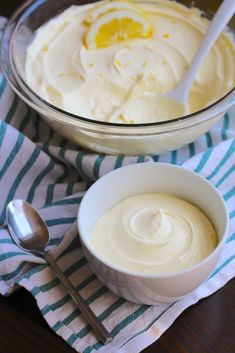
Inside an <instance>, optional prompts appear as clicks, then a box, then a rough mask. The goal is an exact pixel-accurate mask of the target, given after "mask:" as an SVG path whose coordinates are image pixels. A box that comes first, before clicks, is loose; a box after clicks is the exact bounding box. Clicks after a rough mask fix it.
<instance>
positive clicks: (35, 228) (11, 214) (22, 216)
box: [6, 200, 112, 343]
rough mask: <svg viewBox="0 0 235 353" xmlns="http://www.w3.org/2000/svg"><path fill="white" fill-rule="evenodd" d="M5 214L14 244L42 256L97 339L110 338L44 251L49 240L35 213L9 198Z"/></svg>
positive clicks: (44, 225) (45, 228)
mask: <svg viewBox="0 0 235 353" xmlns="http://www.w3.org/2000/svg"><path fill="white" fill-rule="evenodd" d="M6 213H7V214H6V219H7V224H8V229H9V232H10V235H11V238H12V240H13V241H14V242H15V243H16V245H17V246H18V247H20V248H21V249H23V250H25V251H28V252H30V253H32V254H34V255H36V256H40V257H42V258H44V260H45V261H46V262H47V263H48V264H49V265H50V266H51V267H52V269H53V270H54V271H55V274H56V275H57V277H58V278H59V279H60V281H61V283H62V284H63V285H64V287H65V289H66V290H67V291H68V293H69V294H70V296H71V298H72V299H73V301H74V302H75V304H76V305H77V306H78V308H79V309H80V311H81V313H82V314H83V315H84V317H85V318H86V319H87V321H88V322H89V324H90V325H91V327H92V328H93V329H94V331H95V333H96V335H97V337H98V339H99V340H100V341H101V342H103V343H107V342H109V341H111V339H112V336H111V335H110V333H109V332H108V331H107V330H106V328H105V327H104V325H103V324H102V323H101V321H100V320H99V319H98V318H97V317H96V316H95V314H94V313H93V311H92V310H91V309H90V307H89V306H88V304H87V303H86V302H85V300H84V299H83V298H82V297H81V295H80V294H79V293H78V292H76V291H75V289H74V287H73V286H72V284H71V282H70V281H69V280H68V279H67V277H66V276H65V275H64V273H63V272H62V270H61V269H60V267H59V266H58V265H57V263H56V262H55V261H54V259H53V258H52V256H51V255H50V254H49V253H48V252H47V251H46V246H47V244H48V242H49V239H50V236H49V231H48V228H47V226H46V224H45V222H44V221H43V219H42V218H41V217H40V215H39V214H38V212H37V211H36V210H35V209H34V208H33V207H32V206H31V205H30V204H29V203H28V202H26V201H24V200H13V201H11V202H10V203H9V204H8V206H7V212H6Z"/></svg>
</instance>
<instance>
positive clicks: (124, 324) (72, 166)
mask: <svg viewBox="0 0 235 353" xmlns="http://www.w3.org/2000/svg"><path fill="white" fill-rule="evenodd" d="M0 24H1V21H0ZM0 119H1V120H0V197H1V202H0V293H1V294H3V295H7V294H9V293H10V292H11V291H12V290H14V288H15V286H23V287H25V288H26V289H27V290H28V291H30V292H31V293H32V295H33V296H34V297H35V298H36V300H37V304H38V306H39V308H40V310H41V313H42V315H43V317H44V318H45V320H46V321H47V322H48V324H49V325H50V327H51V328H52V329H53V330H54V331H55V332H56V333H57V334H58V335H60V336H61V337H62V338H63V339H64V340H65V341H66V342H67V343H68V344H69V345H70V346H72V347H73V348H75V350H77V351H78V352H80V353H89V352H93V351H96V350H98V351H99V352H100V353H110V352H116V353H117V352H118V353H121V352H122V353H125V352H128V353H132V352H133V353H138V352H140V351H141V350H142V349H144V348H145V347H147V346H148V345H150V344H151V343H153V342H154V341H155V340H157V339H158V338H159V337H160V336H161V335H162V333H163V332H164V331H165V330H166V329H167V328H168V327H169V326H170V325H171V324H172V323H173V322H174V320H175V319H176V318H177V317H178V316H179V315H180V314H181V313H182V311H183V310H185V309H186V308H187V307H189V306H190V305H192V304H194V303H196V302H197V301H198V300H200V299H201V298H204V297H206V296H209V295H210V294H212V293H214V292H215V291H216V290H218V289H219V288H221V287H222V286H224V285H225V284H226V283H227V282H228V281H229V280H230V279H231V278H232V277H234V274H235V264H234V259H235V241H234V240H235V139H234V137H235V111H234V112H232V111H231V112H230V113H228V114H226V115H225V117H224V119H223V120H222V121H221V122H220V123H219V124H217V125H216V126H215V127H214V128H213V129H212V130H211V131H210V132H208V133H207V134H205V135H203V136H202V137H200V138H199V139H198V140H197V141H196V142H195V143H191V144H190V145H188V146H185V147H183V148H181V149H180V150H177V151H173V152H170V153H167V154H164V155H161V156H139V157H125V156H118V157H114V156H104V155H97V154H95V153H87V152H84V151H83V150H82V149H81V148H80V147H79V146H75V145H73V144H72V143H70V142H68V141H67V140H65V139H64V138H61V137H59V136H58V135H57V134H56V133H55V132H54V131H53V130H52V129H51V128H49V127H48V126H47V125H46V123H45V122H44V121H43V120H42V119H41V117H40V116H39V115H38V114H37V113H36V112H34V111H32V110H31V109H30V108H28V107H27V106H26V105H25V104H24V103H23V102H21V101H20V100H19V98H18V97H17V96H16V95H15V94H14V93H13V92H12V90H11V89H10V88H9V86H8V85H7V83H6V80H5V79H4V78H3V77H2V76H0ZM148 161H154V162H158V161H160V162H168V163H173V164H178V165H183V166H184V167H185V168H188V169H191V170H195V171H196V172H198V173H200V174H201V175H203V176H204V177H205V178H207V179H208V180H209V181H210V182H211V183H213V184H214V185H215V186H216V187H217V188H218V189H219V191H220V193H221V194H222V195H223V197H224V199H225V201H226V203H227V207H228V209H229V215H230V227H229V233H228V239H227V243H226V246H225V249H224V252H223V254H222V257H221V258H220V261H219V263H218V265H217V268H216V270H215V271H214V273H213V274H212V275H211V277H210V278H209V279H208V280H207V281H206V282H205V283H204V284H203V285H202V286H200V287H199V288H198V289H197V290H195V291H194V292H193V293H191V294H189V295H188V296H187V297H186V298H184V299H182V300H180V301H178V302H176V303H173V304H171V305H168V304H165V305H161V306H147V305H137V304H133V303H130V302H127V301H126V300H124V299H122V298H120V297H118V296H116V295H115V294H113V293H112V292H110V291H109V290H108V289H107V288H106V287H104V286H103V285H102V283H100V282H99V280H98V279H97V278H96V276H95V275H94V274H93V273H92V272H91V270H90V268H89V266H88V265H87V262H86V260H85V258H84V257H83V254H82V251H81V245H80V241H79V238H78V235H77V229H76V224H75V223H74V222H75V221H76V215H77V210H78V206H79V203H80V201H81V198H82V196H83V195H84V192H85V191H86V189H87V187H88V186H89V185H90V183H91V182H93V181H94V180H96V179H97V178H99V177H100V176H102V175H104V174H105V173H107V172H108V171H111V170H113V169H115V168H118V167H121V166H123V165H127V164H131V163H139V162H148ZM16 198H22V199H25V200H27V201H28V202H30V203H32V204H33V205H34V206H35V207H36V208H38V209H39V210H40V213H41V215H42V217H43V218H44V219H45V221H46V223H47V225H48V227H49V230H50V234H51V241H50V244H49V247H48V248H49V250H51V252H52V254H53V256H54V258H55V259H57V261H58V264H59V266H60V267H61V268H62V270H63V271H64V273H65V274H66V276H67V277H68V278H69V279H70V280H71V282H72V283H73V285H74V286H75V288H76V289H77V290H79V292H80V293H81V295H82V296H83V297H84V298H85V300H86V301H87V303H89V305H90V306H91V309H92V310H93V311H94V312H95V313H96V315H98V316H99V318H100V320H102V321H103V323H104V325H105V326H106V327H107V329H108V330H109V331H110V332H111V333H112V335H113V337H114V339H113V341H112V342H111V343H110V344H108V345H106V346H103V345H102V344H101V343H99V342H97V340H96V337H95V335H94V334H93V331H92V330H91V329H90V327H89V326H88V325H87V323H86V321H85V320H84V319H83V317H82V315H81V314H80V311H79V310H78V309H77V308H76V307H75V306H74V304H73V302H72V301H71V300H70V297H69V296H68V294H67V293H66V292H65V290H64V288H63V287H62V285H61V284H60V282H59V281H58V280H57V279H56V277H55V275H54V273H53V272H52V270H51V269H50V268H49V267H48V266H47V265H46V264H45V263H43V261H42V260H41V259H38V258H36V257H34V256H31V255H29V254H27V253H25V252H23V251H22V250H20V249H18V248H17V247H16V246H15V245H14V244H13V243H12V241H11V239H10V237H9V233H8V230H7V228H6V226H5V225H4V224H5V211H6V206H7V204H8V202H9V201H10V200H12V199H16ZM64 234H65V236H63V235H64Z"/></svg>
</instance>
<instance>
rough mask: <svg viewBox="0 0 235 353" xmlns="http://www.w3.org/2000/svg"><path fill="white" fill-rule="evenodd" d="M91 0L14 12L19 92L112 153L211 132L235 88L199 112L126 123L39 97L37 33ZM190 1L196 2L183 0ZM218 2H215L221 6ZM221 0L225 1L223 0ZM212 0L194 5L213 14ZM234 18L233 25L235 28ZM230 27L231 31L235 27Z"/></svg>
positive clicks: (8, 47) (11, 64)
mask: <svg viewBox="0 0 235 353" xmlns="http://www.w3.org/2000/svg"><path fill="white" fill-rule="evenodd" d="M85 3H88V1H72V0H70V1H69V0H62V1H60V2H59V3H58V2H55V1H52V0H47V1H44V2H42V1H40V0H36V1H28V2H26V3H25V4H24V5H23V6H21V7H20V8H19V9H18V11H16V12H15V14H14V15H13V16H12V18H11V19H10V21H9V22H8V25H7V27H6V29H5V32H4V34H3V39H2V46H1V61H2V66H3V70H4V73H5V75H6V77H7V79H8V81H9V82H10V85H11V86H12V88H13V89H14V90H15V92H16V93H17V94H18V95H19V96H20V97H21V98H22V99H23V100H24V101H25V102H26V103H27V104H28V105H30V106H31V107H32V108H34V109H35V110H37V111H38V112H39V113H40V114H41V115H42V116H43V117H44V119H45V120H46V121H47V122H48V123H49V124H50V125H51V126H52V127H53V128H54V129H55V130H57V131H58V132H59V133H60V134H61V135H63V136H65V137H67V138H68V139H69V140H71V141H73V142H75V143H77V144H79V145H81V146H83V147H85V148H87V149H91V150H94V151H97V152H101V153H108V154H129V155H136V154H159V153H163V152H166V151H169V150H174V149H176V148H179V147H181V146H183V145H184V144H187V143H190V142H192V141H193V140H195V139H196V138H197V137H198V136H200V135H201V134H203V133H205V132H206V131H208V130H209V129H210V128H211V127H212V126H213V125H214V124H215V123H216V122H217V121H218V120H219V119H220V118H222V117H223V115H224V113H225V112H226V111H227V110H228V109H229V108H230V107H231V106H232V105H233V104H234V103H235V89H234V88H233V89H232V90H231V91H230V92H228V93H227V94H226V95H225V96H224V97H222V98H221V99H219V100H218V101H217V102H215V103H213V104H211V105H210V106H209V107H207V108H204V109H202V110H200V111H198V112H196V113H193V114H190V115H187V116H184V117H181V118H177V119H172V120H168V121H160V122H151V123H140V124H122V123H121V124H120V123H110V122H102V121H95V120H91V119H88V118H86V117H81V116H77V115H74V114H72V113H68V112H65V111H63V110H61V109H59V108H57V107H55V106H53V105H52V104H50V103H48V102H46V101H45V100H44V99H42V98H41V97H39V96H38V95H37V94H36V93H35V92H34V91H33V90H32V89H31V88H30V87H29V86H28V85H27V83H26V80H25V61H26V51H27V48H28V46H29V45H30V43H31V42H32V40H33V38H34V32H35V31H36V30H37V29H38V28H39V27H40V26H41V25H43V24H45V23H46V22H47V21H49V20H50V19H51V18H53V17H55V16H56V15H57V14H59V13H61V12H62V11H63V10H64V9H66V8H68V7H70V6H71V5H74V4H76V5H81V4H85ZM182 3H186V4H188V5H190V1H182ZM215 3H216V1H215V2H214V3H213V5H215ZM218 3H219V2H218ZM211 5H212V4H211V1H209V0H208V1H204V2H202V1H195V4H194V6H196V7H198V8H200V9H202V10H205V11H206V13H209V14H210V15H213V12H214V11H215V8H214V6H213V9H212V8H211V7H212V6H211ZM234 20H235V19H234V18H233V20H232V21H231V24H230V28H231V29H232V28H235V25H234V23H233V21H234ZM231 29H230V32H231V33H233V31H232V30H231Z"/></svg>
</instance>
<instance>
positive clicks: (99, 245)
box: [89, 194, 218, 274]
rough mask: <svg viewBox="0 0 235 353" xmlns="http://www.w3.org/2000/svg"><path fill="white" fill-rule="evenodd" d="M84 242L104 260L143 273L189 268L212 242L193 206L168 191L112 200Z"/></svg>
mask: <svg viewBox="0 0 235 353" xmlns="http://www.w3.org/2000/svg"><path fill="white" fill-rule="evenodd" d="M89 241H90V244H91V246H92V248H93V250H94V251H95V252H96V253H97V255H99V256H100V257H101V258H102V259H103V260H105V261H107V262H108V263H110V264H113V265H116V266H118V267H120V268H122V269H125V270H129V271H134V272H141V273H146V274H161V273H166V272H176V271H180V270H183V269H186V268H189V267H191V266H193V265H195V264H196V263H198V262H199V261H201V260H203V259H204V258H205V257H207V256H208V255H209V254H210V253H211V252H212V251H213V250H214V249H215V247H216V246H217V242H218V241H217V235H216V231H215V229H214V227H213V225H212V223H211V221H210V220H209V219H208V218H207V216H206V215H205V214H204V213H203V212H202V211H201V210H200V209H199V208H197V207H196V206H194V205H192V204H190V203H189V202H187V201H184V200H182V199H179V198H177V197H174V196H171V195H168V194H142V195H136V196H132V197H129V198H127V199H125V200H124V201H122V202H120V203H118V204H117V205H115V206H114V207H113V208H112V209H110V210H109V211H108V212H106V213H104V214H103V215H102V216H101V217H100V219H99V220H98V221H97V222H96V224H95V225H94V227H93V229H92V232H91V234H90V238H89Z"/></svg>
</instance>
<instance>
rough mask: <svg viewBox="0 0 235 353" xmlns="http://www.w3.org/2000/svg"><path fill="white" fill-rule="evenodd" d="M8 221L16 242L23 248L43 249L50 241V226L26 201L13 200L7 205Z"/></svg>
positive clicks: (27, 249) (29, 249) (28, 249)
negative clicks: (48, 226)
mask: <svg viewBox="0 0 235 353" xmlns="http://www.w3.org/2000/svg"><path fill="white" fill-rule="evenodd" d="M7 223H8V228H9V231H10V234H11V236H12V238H13V240H14V242H15V243H16V244H17V245H18V246H19V247H20V248H21V249H23V250H26V251H32V252H35V251H37V250H43V249H44V248H45V247H46V246H47V244H48V242H49V231H48V228H47V226H46V224H45V222H44V221H43V219H42V218H41V217H40V215H39V214H38V212H37V211H36V210H35V209H34V208H33V207H32V206H31V205H30V204H29V203H27V202H26V201H23V200H13V201H12V202H10V203H9V205H8V207H7Z"/></svg>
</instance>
